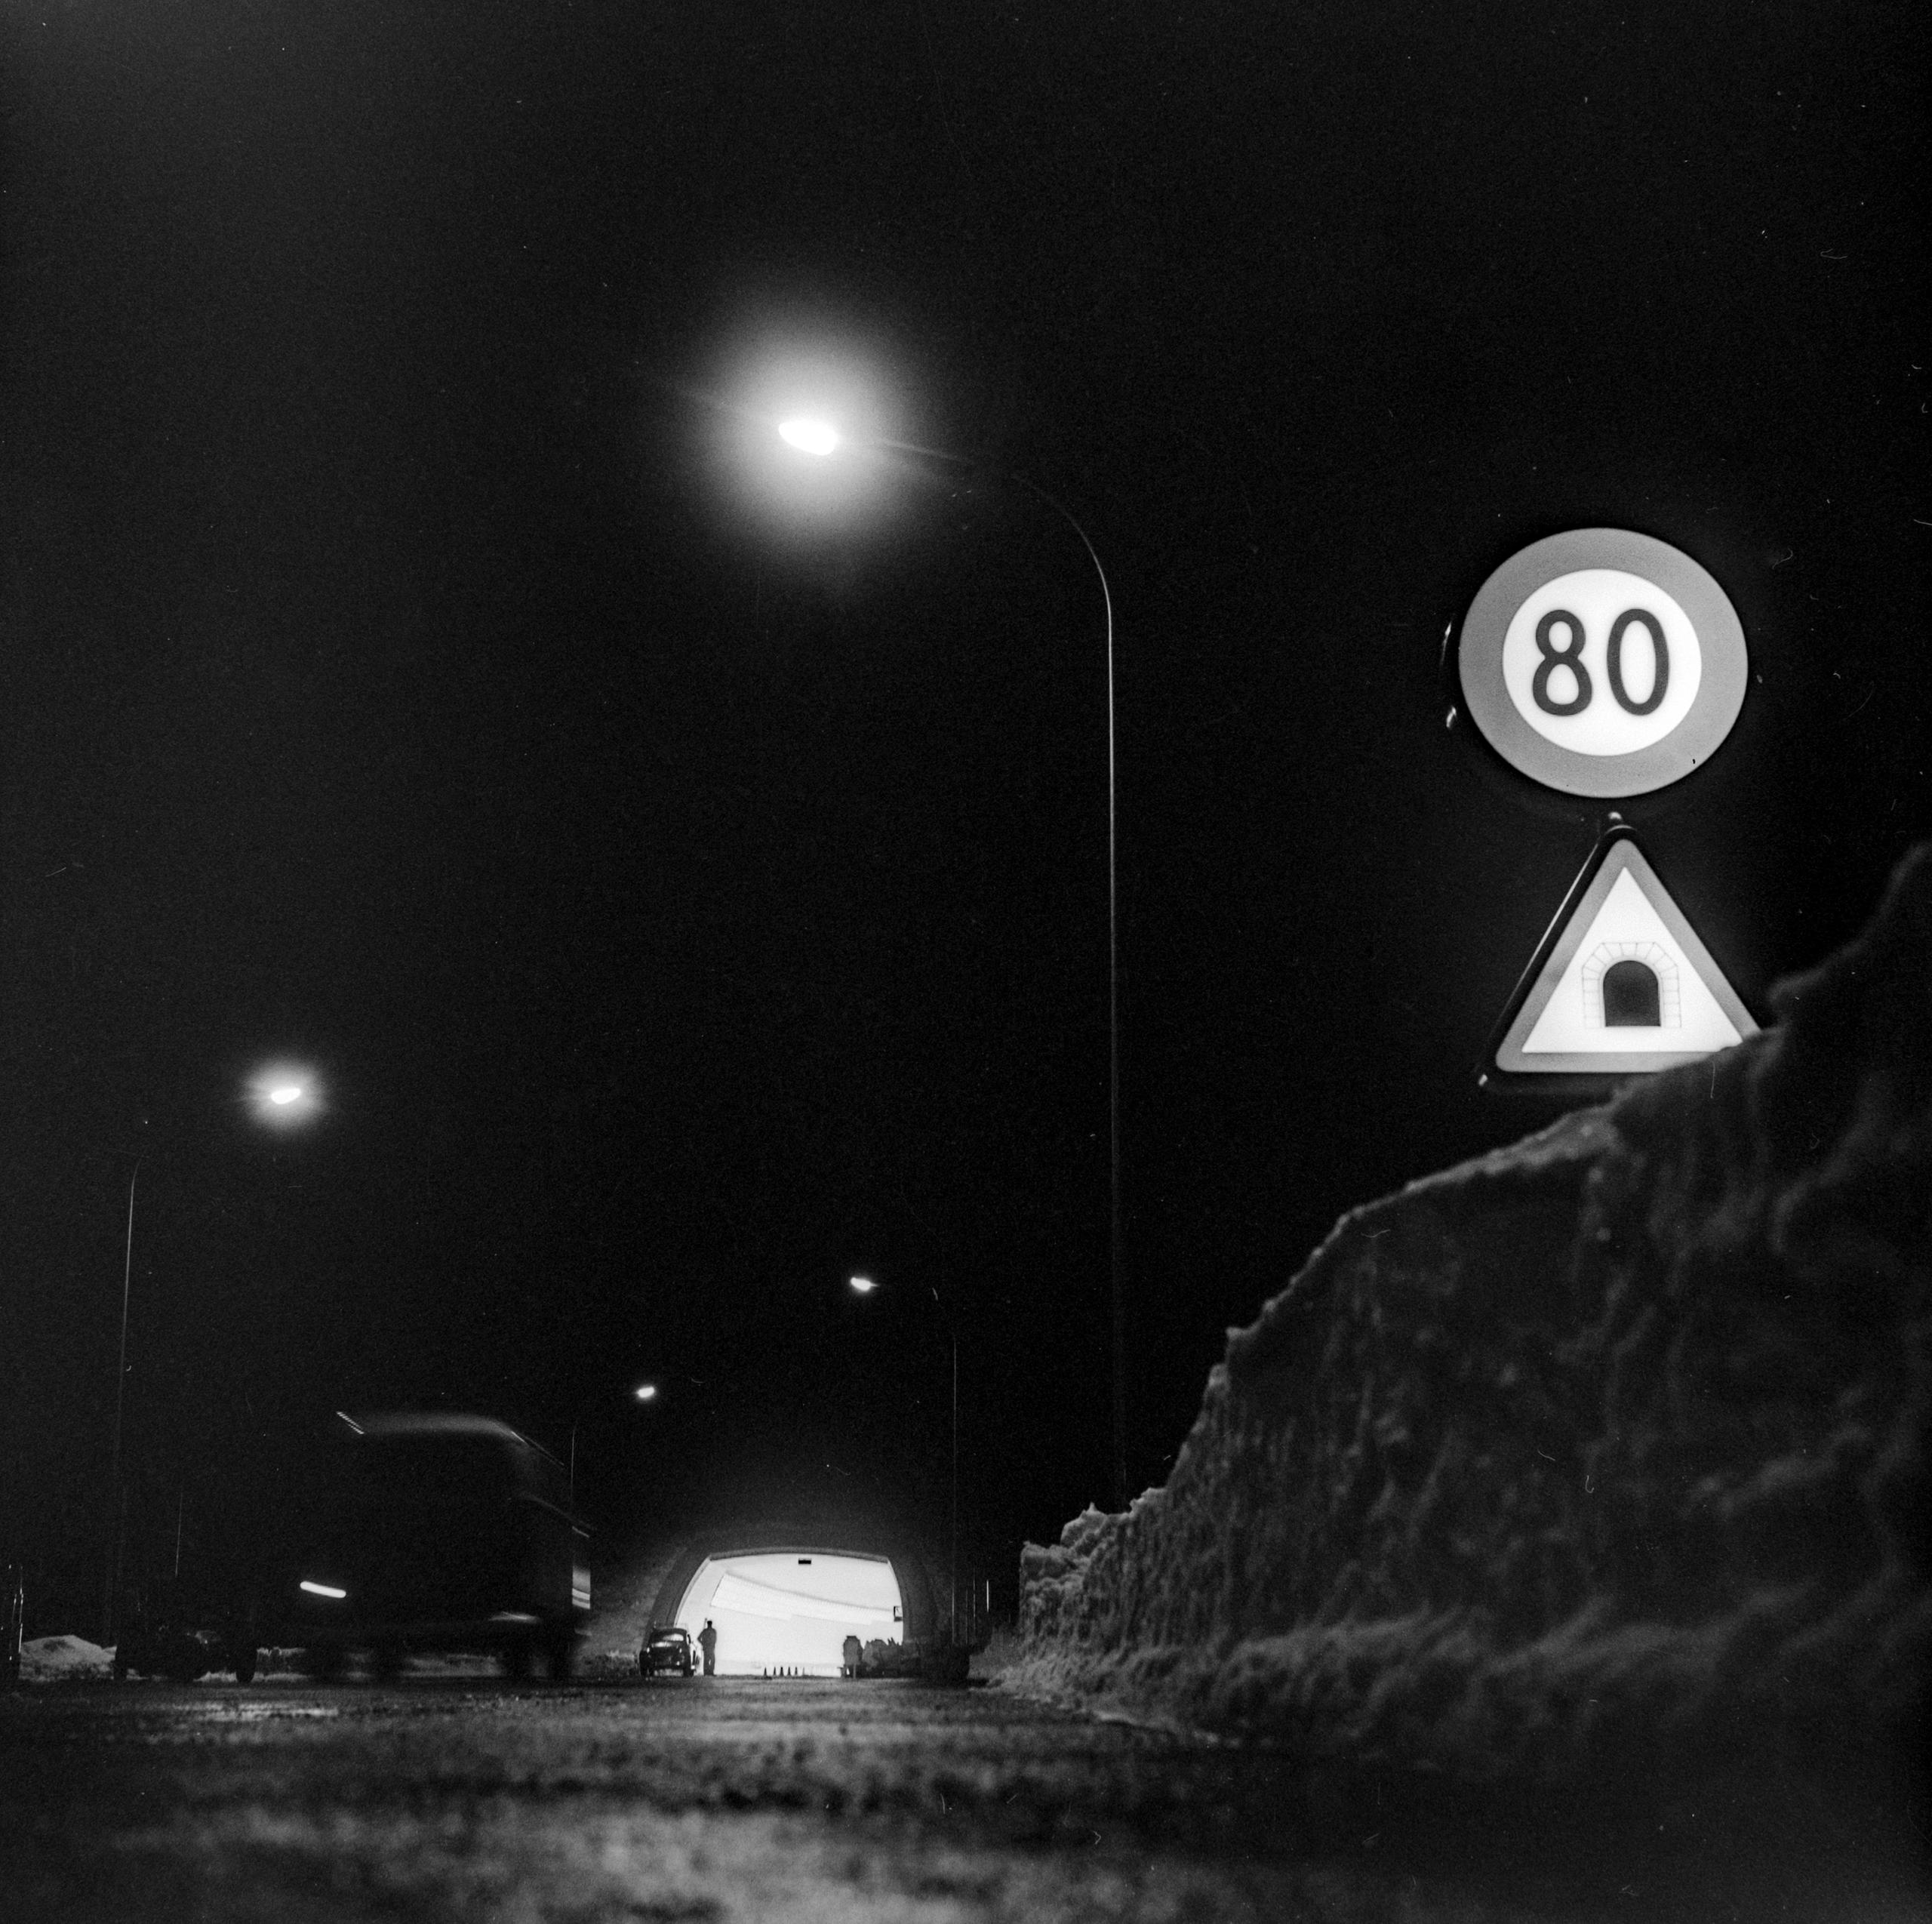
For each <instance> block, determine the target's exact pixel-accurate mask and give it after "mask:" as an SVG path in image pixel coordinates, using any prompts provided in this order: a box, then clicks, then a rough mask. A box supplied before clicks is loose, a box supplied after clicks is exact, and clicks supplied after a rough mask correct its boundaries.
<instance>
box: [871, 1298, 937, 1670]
mask: <svg viewBox="0 0 1932 1924" xmlns="http://www.w3.org/2000/svg"><path fill="white" fill-rule="evenodd" d="M850 1282H851V1288H852V1291H853V1294H854V1295H858V1296H869V1295H871V1294H872V1292H873V1291H874V1290H875V1289H877V1288H878V1282H876V1281H875V1279H873V1278H872V1277H871V1276H853V1277H851V1279H850ZM928 1288H929V1289H931V1285H928ZM931 1295H932V1299H933V1307H934V1308H935V1309H936V1310H938V1312H939V1316H940V1322H943V1323H944V1324H945V1325H946V1340H947V1341H948V1342H949V1344H951V1345H952V1548H951V1559H952V1568H951V1574H950V1575H949V1579H948V1584H949V1589H950V1590H951V1592H952V1602H951V1605H950V1614H949V1624H950V1625H951V1632H950V1634H951V1636H952V1642H953V1645H954V1647H955V1648H957V1647H958V1642H959V1332H958V1330H956V1329H955V1328H954V1327H953V1326H952V1318H951V1317H950V1316H948V1315H947V1314H946V1305H945V1304H943V1303H942V1302H941V1301H940V1299H939V1291H937V1289H931Z"/></svg>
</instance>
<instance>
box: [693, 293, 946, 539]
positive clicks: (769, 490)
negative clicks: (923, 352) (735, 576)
mask: <svg viewBox="0 0 1932 1924" xmlns="http://www.w3.org/2000/svg"><path fill="white" fill-rule="evenodd" d="M932 386H934V383H933V382H931V380H925V379H922V378H921V375H920V371H919V370H918V368H917V367H916V365H914V363H913V362H912V359H910V357H909V356H908V355H907V354H906V352H904V351H903V349H900V348H898V347H897V346H895V345H894V343H891V341H889V340H887V339H886V338H884V336H883V335H882V334H881V332H880V331H879V330H878V328H876V327H875V326H873V325H872V324H871V323H869V322H868V321H867V320H866V319H865V318H864V317H863V316H858V315H856V314H853V313H850V312H848V313H845V314H843V315H841V314H839V313H838V312H832V311H829V310H827V309H824V308H823V307H822V306H818V305H817V304H814V303H801V302H797V301H786V300H776V301H768V302H765V303H761V305H760V306H759V308H758V310H757V311H756V312H747V313H746V314H745V315H744V316H742V317H741V319H740V321H739V322H737V324H736V325H732V326H731V327H729V328H728V330H727V331H726V332H725V333H724V335H723V336H722V337H721V339H720V340H719V341H718V343H717V346H716V347H715V350H714V351H713V353H712V356H711V358H710V365H709V367H708V368H706V369H705V370H704V371H703V372H702V373H701V374H699V375H698V376H697V378H696V379H695V380H694V382H693V383H692V386H691V389H690V390H689V391H690V392H691V394H692V395H693V396H694V397H695V398H697V399H699V400H700V401H701V402H703V404H704V407H705V411H706V418H707V422H708V426H707V427H706V431H705V434H704V442H705V445H706V449H707V451H708V466H709V477H710V480H711V482H712V485H713V486H715V488H716V489H717V491H718V506H719V509H720V511H721V514H722V515H723V516H724V517H725V518H726V519H728V520H732V521H742V522H749V523H750V524H753V525H756V526H757V528H758V531H759V535H760V538H761V539H762V540H776V541H777V543H778V544H779V545H780V547H781V548H784V547H795V548H800V549H804V550H806V551H807V552H808V553H809V552H814V551H823V549H824V547H825V546H826V544H828V543H829V544H832V546H834V547H835V548H836V549H837V550H838V552H839V553H841V556H842V555H843V554H844V553H846V552H847V551H848V544H849V543H851V542H852V541H853V540H854V539H857V538H860V537H872V536H875V535H884V534H888V533H889V532H890V531H891V530H893V529H894V528H897V526H898V525H900V523H901V522H902V520H903V519H904V518H905V517H906V516H908V515H909V514H911V513H912V512H913V511H914V509H915V507H916V506H917V505H918V500H919V499H920V498H921V497H919V496H918V494H917V493H916V491H911V492H909V491H908V490H907V488H906V485H905V476H903V474H901V473H899V472H898V467H897V464H898V463H899V461H900V456H899V455H898V454H897V451H896V450H897V447H898V445H899V444H900V442H905V441H907V440H909V439H918V436H915V435H913V434H912V433H911V431H910V426H911V420H912V416H911V414H910V411H909V408H908V407H907V405H906V400H905V398H904V397H905V396H906V394H908V393H909V392H918V393H924V392H928V391H930V390H931V388H932ZM920 418H921V420H923V418H924V415H923V412H922V413H921V416H920Z"/></svg>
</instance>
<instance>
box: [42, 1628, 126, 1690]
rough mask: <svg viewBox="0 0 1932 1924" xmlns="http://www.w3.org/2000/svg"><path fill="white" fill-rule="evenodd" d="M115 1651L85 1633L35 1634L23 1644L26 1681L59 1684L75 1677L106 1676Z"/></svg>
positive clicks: (112, 1662)
mask: <svg viewBox="0 0 1932 1924" xmlns="http://www.w3.org/2000/svg"><path fill="white" fill-rule="evenodd" d="M113 1664H114V1652H113V1651H112V1649H107V1650H103V1648H101V1647H100V1645H99V1644H97V1643H90V1642H88V1640H87V1639H86V1638H85V1637H84V1636H36V1637H33V1638H32V1639H29V1641H28V1642H25V1643H23V1644H22V1645H20V1681H21V1682H23V1683H60V1682H68V1681H69V1680H70V1679H73V1678H75V1677H104V1676H106V1675H108V1673H109V1671H110V1670H112V1667H113Z"/></svg>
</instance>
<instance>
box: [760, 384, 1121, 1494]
mask: <svg viewBox="0 0 1932 1924" xmlns="http://www.w3.org/2000/svg"><path fill="white" fill-rule="evenodd" d="M773 425H774V426H775V427H776V428H777V432H778V435H779V438H780V439H781V440H783V442H785V443H786V445H787V446H788V447H791V448H795V449H797V450H798V451H799V452H800V453H801V454H805V455H808V456H810V457H815V458H817V459H820V460H824V459H827V458H829V457H830V456H832V455H833V454H836V453H837V452H838V451H839V450H840V449H841V448H849V449H852V450H854V451H863V452H868V453H872V452H883V453H888V454H916V455H919V456H921V457H924V459H926V460H935V461H941V462H943V463H946V464H947V465H948V466H954V467H960V468H970V469H975V470H976V471H982V472H983V469H982V466H981V463H978V462H977V461H974V460H971V459H970V458H969V457H967V456H965V455H963V454H948V453H946V451H944V450H943V449H940V448H921V447H918V446H916V445H915V444H913V443H912V442H907V441H888V440H885V439H875V438H868V439H856V438H854V437H851V436H846V435H843V434H841V433H840V432H839V430H838V428H837V427H836V426H835V425H834V424H833V423H832V420H830V419H829V417H826V416H825V415H823V414H811V413H804V414H788V415H787V416H786V417H785V418H784V419H783V420H777V421H774V423H773ZM1002 479H1006V480H1009V481H1014V482H1018V483H1019V485H1020V486H1021V487H1022V488H1025V489H1026V491H1027V492H1028V493H1029V494H1033V495H1035V496H1037V497H1038V498H1039V499H1040V500H1042V501H1044V502H1045V503H1046V504H1047V506H1048V507H1050V508H1051V509H1053V510H1054V513H1056V514H1057V515H1058V516H1060V519H1062V520H1063V521H1064V522H1066V525H1067V526H1068V527H1069V528H1072V530H1073V531H1074V533H1075V534H1077V535H1078V537H1080V545H1081V546H1082V547H1083V548H1084V549H1086V551H1087V559H1088V560H1089V561H1091V562H1092V563H1093V564H1094V574H1095V576H1096V577H1097V579H1098V580H1099V582H1100V602H1101V606H1102V608H1103V610H1104V611H1105V613H1106V654H1107V1284H1108V1301H1109V1307H1110V1309H1111V1312H1112V1316H1111V1323H1112V1329H1111V1344H1110V1350H1109V1363H1110V1365H1111V1367H1110V1371H1109V1374H1110V1377H1111V1401H1112V1430H1113V1464H1112V1469H1113V1485H1114V1499H1115V1504H1117V1506H1118V1507H1120V1508H1122V1509H1124V1508H1125V1507H1126V1506H1127V1498H1128V1490H1127V1338H1126V1328H1125V1320H1124V1307H1123V1304H1122V1301H1121V1217H1120V889H1119V839H1118V826H1117V817H1118V808H1117V802H1116V794H1115V742H1114V600H1113V594H1112V590H1110V589H1109V587H1108V586H1107V571H1106V569H1105V568H1103V567H1102V566H1101V565H1100V553H1099V550H1098V549H1096V548H1095V547H1094V543H1093V540H1092V539H1091V537H1090V536H1089V535H1088V532H1087V531H1086V529H1085V528H1083V527H1081V525H1080V523H1079V522H1078V520H1076V519H1075V517H1074V514H1073V512H1072V509H1070V508H1069V507H1068V506H1067V505H1066V503H1065V502H1064V501H1062V500H1059V499H1058V498H1057V497H1055V496H1054V495H1051V494H1048V492H1047V491H1046V490H1045V489H1044V488H1042V487H1041V486H1040V485H1039V484H1038V482H1034V481H1029V479H1027V478H1026V476H1025V475H1023V474H1014V473H1002ZM852 1287H853V1288H854V1289H857V1290H859V1291H860V1294H864V1293H865V1291H864V1288H863V1287H862V1285H861V1281H860V1278H858V1277H857V1276H854V1278H853V1279H852Z"/></svg>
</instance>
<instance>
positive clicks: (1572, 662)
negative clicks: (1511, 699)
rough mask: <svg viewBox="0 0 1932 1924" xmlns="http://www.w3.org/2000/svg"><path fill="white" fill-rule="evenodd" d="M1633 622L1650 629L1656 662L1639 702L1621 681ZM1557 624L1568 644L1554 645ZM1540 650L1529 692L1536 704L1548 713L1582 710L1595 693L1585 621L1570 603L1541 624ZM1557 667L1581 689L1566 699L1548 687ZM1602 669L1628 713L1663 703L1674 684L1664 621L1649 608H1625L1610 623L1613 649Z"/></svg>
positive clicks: (1640, 712)
mask: <svg viewBox="0 0 1932 1924" xmlns="http://www.w3.org/2000/svg"><path fill="white" fill-rule="evenodd" d="M1633 623H1641V624H1642V625H1643V626H1644V629H1645V630H1647V632H1648V633H1649V635H1650V638H1651V649H1652V651H1653V658H1654V660H1655V661H1656V663H1657V671H1656V673H1654V675H1653V676H1651V691H1650V693H1649V694H1647V695H1646V696H1645V697H1644V699H1643V700H1641V701H1632V700H1631V699H1630V691H1629V689H1628V688H1626V687H1625V686H1624V685H1623V637H1624V636H1625V635H1626V634H1627V633H1629V630H1630V628H1631V626H1632V624H1633ZM1558 628H1561V629H1562V630H1564V632H1565V645H1564V646H1563V647H1561V648H1558V646H1557V645H1556V639H1555V631H1556V630H1558ZM1537 654H1540V655H1541V656H1542V657H1543V659H1542V660H1540V661H1539V662H1538V663H1537V672H1536V673H1535V675H1534V676H1533V677H1532V678H1531V682H1530V693H1531V695H1533V696H1534V697H1535V700H1536V704H1537V706H1538V707H1539V708H1540V709H1541V710H1543V713H1545V714H1546V715H1580V714H1582V713H1583V710H1585V709H1586V708H1587V707H1589V705H1590V698H1591V697H1592V695H1593V694H1595V689H1594V688H1592V686H1591V684H1590V671H1589V670H1588V669H1587V668H1586V667H1585V666H1583V623H1582V622H1581V621H1580V620H1577V617H1576V616H1575V615H1574V614H1571V612H1570V611H1569V610H1568V609H1567V608H1552V609H1551V610H1550V611H1549V613H1548V614H1546V615H1545V616H1544V617H1543V619H1542V620H1540V621H1539V622H1538V623H1537ZM1556 668H1567V669H1568V670H1569V671H1570V673H1571V676H1573V677H1574V679H1575V682H1576V685H1577V691H1576V693H1575V694H1574V695H1573V696H1572V697H1571V699H1570V700H1567V701H1558V700H1555V698H1554V697H1552V695H1551V694H1550V692H1549V677H1550V671H1551V670H1552V669H1556ZM1604 668H1605V670H1606V672H1607V674H1608V676H1609V678H1610V691H1611V694H1613V695H1614V696H1615V697H1616V698H1617V706H1618V707H1620V709H1622V710H1623V712H1624V713H1625V714H1626V715H1654V714H1655V713H1656V712H1657V710H1658V709H1660V707H1662V706H1663V698H1664V694H1665V691H1666V690H1667V689H1668V688H1669V686H1670V645H1669V642H1666V640H1665V639H1664V638H1663V623H1662V622H1660V620H1658V619H1657V617H1656V616H1655V615H1654V614H1651V611H1649V609H1647V608H1626V609H1625V610H1624V611H1623V613H1622V614H1620V615H1619V616H1618V617H1617V619H1616V620H1614V621H1613V622H1612V623H1611V624H1610V648H1609V651H1608V654H1607V659H1606V660H1605V662H1604Z"/></svg>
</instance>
